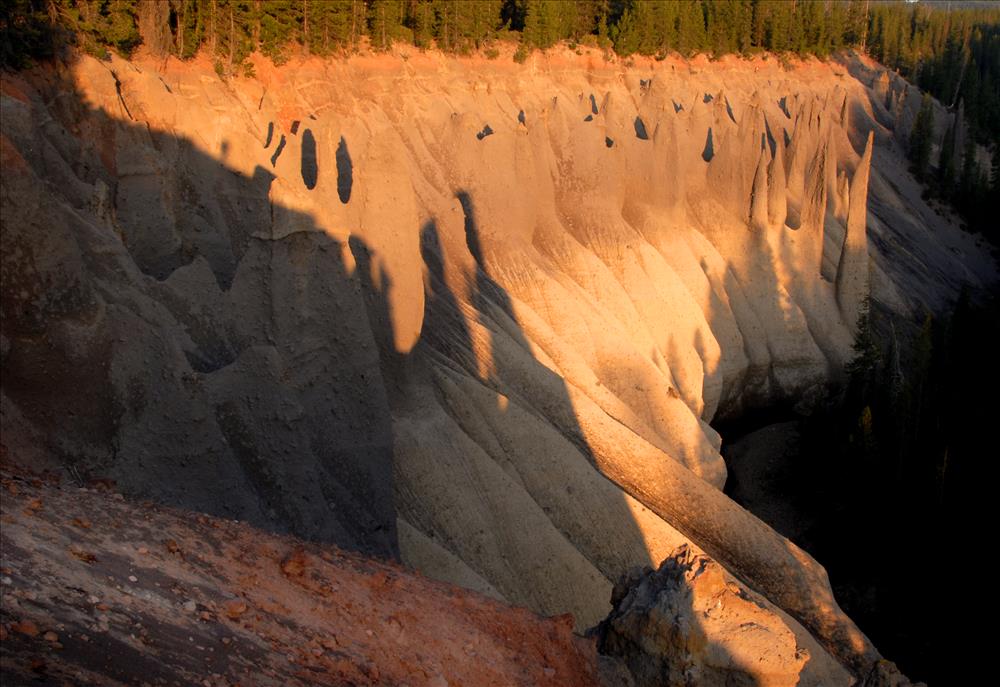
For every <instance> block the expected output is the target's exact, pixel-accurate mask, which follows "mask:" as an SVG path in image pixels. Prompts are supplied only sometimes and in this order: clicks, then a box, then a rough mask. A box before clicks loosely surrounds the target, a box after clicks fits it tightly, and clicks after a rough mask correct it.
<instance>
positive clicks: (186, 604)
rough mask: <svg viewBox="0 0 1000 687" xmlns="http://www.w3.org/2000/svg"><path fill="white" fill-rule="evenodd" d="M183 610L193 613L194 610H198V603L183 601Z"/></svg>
mask: <svg viewBox="0 0 1000 687" xmlns="http://www.w3.org/2000/svg"><path fill="white" fill-rule="evenodd" d="M184 610H185V611H187V612H188V613H194V612H195V611H196V610H198V604H196V603H195V602H194V601H185V602H184Z"/></svg>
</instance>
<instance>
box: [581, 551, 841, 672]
mask: <svg viewBox="0 0 1000 687" xmlns="http://www.w3.org/2000/svg"><path fill="white" fill-rule="evenodd" d="M612 603H613V604H614V608H613V609H612V611H611V614H610V615H609V616H608V618H607V620H605V621H604V622H603V623H601V626H600V627H599V628H597V632H596V634H597V637H598V646H599V649H600V651H601V652H602V653H604V654H608V655H610V656H614V657H617V658H619V659H621V660H622V661H623V662H624V663H625V665H626V666H627V667H628V668H629V670H630V671H631V673H632V674H633V676H634V677H635V681H636V684H638V685H644V686H648V687H693V686H695V685H698V686H699V687H715V686H719V687H723V686H725V687H729V686H731V685H748V686H749V685H757V686H758V687H785V686H788V687H791V686H793V685H800V686H807V685H824V686H828V687H833V686H834V685H850V684H852V683H853V679H852V678H851V675H850V674H849V673H848V672H847V671H846V670H844V668H842V667H841V666H840V665H839V664H838V663H837V662H836V661H835V660H833V659H832V658H831V657H830V656H829V654H827V653H826V652H825V651H824V650H823V649H822V648H820V647H819V646H818V645H817V644H816V642H815V640H814V639H813V638H812V637H811V636H810V634H809V633H808V632H806V631H805V630H804V629H803V628H802V627H801V626H800V625H799V624H798V623H796V622H795V621H794V620H792V619H791V618H789V617H788V616H787V615H785V614H784V613H782V612H781V611H780V610H779V609H777V608H775V607H774V605H772V604H771V603H770V602H768V601H767V600H766V599H765V598H763V597H762V596H760V595H759V594H757V593H756V592H753V591H752V590H750V589H748V588H747V587H746V586H745V585H743V584H741V583H740V582H739V581H738V580H736V579H735V578H734V577H733V576H732V575H729V574H728V573H727V572H726V571H725V570H723V568H722V567H721V566H720V565H719V564H718V563H716V562H715V561H713V560H711V559H710V558H709V557H708V556H705V555H704V554H703V553H701V552H698V551H697V550H696V549H693V548H691V547H688V546H682V547H681V548H679V549H677V550H676V551H674V552H673V553H672V554H671V555H670V556H668V557H667V558H666V559H665V560H664V561H663V562H662V563H661V564H660V567H659V568H658V569H657V570H655V571H652V570H649V569H647V570H645V571H642V570H639V569H634V570H633V571H631V572H630V573H629V575H627V576H625V577H623V578H622V579H621V580H620V581H619V582H618V584H617V585H616V586H615V590H614V595H613V597H612ZM737 637H738V638H739V639H738V641H737V640H736V638H737Z"/></svg>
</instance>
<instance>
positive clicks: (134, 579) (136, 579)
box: [128, 575, 139, 582]
mask: <svg viewBox="0 0 1000 687" xmlns="http://www.w3.org/2000/svg"><path fill="white" fill-rule="evenodd" d="M128 581H129V582H138V581H139V578H138V577H136V576H135V575H129V576H128Z"/></svg>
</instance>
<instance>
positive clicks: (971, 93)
mask: <svg viewBox="0 0 1000 687" xmlns="http://www.w3.org/2000/svg"><path fill="white" fill-rule="evenodd" d="M363 37H367V41H368V44H369V45H370V47H371V48H372V49H374V50H388V49H389V48H390V47H391V45H392V44H393V43H408V44H412V45H414V46H416V47H418V48H430V47H434V48H437V49H439V50H444V51H446V52H453V53H460V54H464V53H469V52H472V51H474V50H483V54H485V55H486V56H487V57H495V56H497V55H498V54H499V51H498V50H497V49H496V47H494V43H495V42H496V41H498V40H501V39H506V40H508V41H515V42H517V43H518V44H519V48H518V50H517V53H516V54H515V59H518V60H523V59H526V58H527V57H528V55H529V54H530V53H531V51H532V50H536V49H545V48H549V47H551V46H553V45H555V44H556V43H559V42H566V43H567V44H568V45H569V46H570V47H571V48H573V47H575V46H577V45H580V44H582V45H588V46H592V47H599V48H603V49H605V50H608V51H611V50H613V51H614V52H616V53H617V54H619V55H622V56H628V55H633V54H638V55H646V56H654V57H658V58H662V57H665V56H666V55H667V54H668V53H670V52H672V51H674V52H678V53H680V54H682V55H691V54H694V53H708V54H711V55H714V56H720V55H724V54H730V53H738V54H751V53H754V52H757V51H770V52H774V53H779V54H781V53H786V54H795V55H800V56H806V55H816V56H818V57H825V56H827V55H829V54H830V53H832V52H834V51H837V50H841V49H844V48H854V49H858V50H861V51H866V52H868V53H869V54H870V55H872V56H873V57H875V58H876V59H878V60H879V61H881V62H882V63H883V64H885V65H887V66H888V67H890V68H893V69H897V70H899V71H900V73H901V74H903V76H905V77H907V78H908V79H910V80H912V81H914V82H916V83H917V84H918V85H919V86H920V87H921V88H922V89H923V90H925V91H926V92H928V93H930V94H932V95H933V96H934V97H935V98H937V99H938V100H939V101H940V102H942V103H944V104H945V105H946V106H949V107H951V108H957V107H958V106H959V104H960V103H961V104H963V105H964V112H965V116H966V118H967V119H968V122H969V124H970V127H971V134H972V135H971V136H968V137H966V141H967V145H969V146H974V144H975V142H978V143H980V144H982V145H986V146H987V147H988V148H989V149H990V150H991V152H992V160H993V161H992V165H979V164H978V163H977V161H976V155H975V154H974V150H973V149H970V150H969V151H962V153H963V155H962V156H961V159H962V160H963V163H962V165H963V168H962V169H951V168H950V167H949V166H948V165H947V164H936V163H937V160H931V159H930V158H929V157H928V156H929V155H930V150H931V147H932V146H931V145H930V144H929V143H928V140H929V139H933V138H934V137H935V135H937V138H941V136H942V135H944V133H943V132H934V131H933V126H931V127H930V128H928V126H927V122H926V117H925V118H924V119H925V121H923V122H922V123H921V124H922V128H921V129H919V130H918V131H917V132H916V133H917V134H918V135H917V136H916V137H914V138H915V142H914V145H912V146H911V147H912V149H913V150H912V156H913V158H914V163H915V167H916V169H915V171H916V173H917V174H918V176H920V177H921V178H922V179H924V181H925V182H926V183H927V184H928V187H929V190H930V192H931V193H933V194H935V195H937V196H939V197H940V198H942V199H945V200H948V201H950V202H952V203H953V204H954V205H955V207H956V208H957V209H958V210H959V211H960V212H961V213H962V215H963V217H964V218H965V219H966V221H967V222H968V223H969V224H970V226H971V227H972V228H974V229H979V230H988V229H989V227H990V225H991V222H992V218H993V217H995V214H994V212H995V208H996V206H997V204H996V197H997V195H998V181H1000V180H998V176H1000V169H998V167H1000V159H998V158H1000V154H998V147H1000V146H998V145H997V144H996V142H997V141H1000V5H997V4H991V3H977V2H973V1H971V0H965V1H961V0H953V2H935V3H930V2H919V3H904V2H885V1H880V0H4V2H3V3H2V8H0V64H2V65H6V66H13V67H19V66H23V65H25V64H28V63H30V61H32V60H36V59H41V58H45V57H47V56H50V55H52V54H54V53H55V52H56V51H58V49H59V48H60V46H62V45H65V44H67V43H68V42H75V43H77V44H78V45H79V47H81V48H82V49H84V50H86V51H88V52H90V53H92V54H96V55H102V54H106V53H107V51H108V50H115V51H118V52H119V53H121V54H124V55H128V54H129V53H130V52H131V51H132V50H134V49H135V48H136V47H138V46H139V45H140V44H142V45H145V46H146V48H147V49H149V50H150V51H151V52H153V53H154V54H159V55H167V54H172V55H175V56H177V57H179V58H182V59H186V58H190V57H193V56H194V55H195V54H197V53H199V52H202V53H207V54H208V55H209V56H210V57H211V58H212V59H213V61H214V63H215V67H216V70H217V71H218V72H219V73H220V74H221V75H227V74H244V75H251V74H252V65H251V63H250V62H249V61H248V60H247V58H248V57H249V55H250V54H251V53H252V52H254V51H259V52H261V53H263V54H264V55H267V56H268V57H270V58H271V59H272V60H274V61H275V62H276V63H281V62H283V61H285V60H287V59H288V58H289V57H291V56H293V55H306V54H312V55H333V54H342V53H345V52H350V51H352V50H355V49H356V48H357V47H358V45H359V43H360V42H361V40H362V38H363ZM944 139H945V140H944V146H942V147H944V148H946V147H947V145H948V143H949V137H948V136H944ZM941 153H942V156H941V159H952V158H954V157H957V156H952V155H951V151H950V150H943V151H941ZM965 153H968V154H965ZM932 166H934V167H936V168H937V171H936V174H934V175H930V174H925V172H927V171H929V169H930V167H932ZM993 238H994V239H996V238H1000V237H993Z"/></svg>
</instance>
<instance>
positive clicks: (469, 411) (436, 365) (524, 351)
mask: <svg viewBox="0 0 1000 687" xmlns="http://www.w3.org/2000/svg"><path fill="white" fill-rule="evenodd" d="M455 200H456V201H457V203H458V205H459V206H460V208H461V210H462V213H463V218H462V225H461V227H459V226H457V223H453V225H452V226H453V229H452V230H451V231H452V233H450V234H447V233H445V231H446V229H445V227H443V226H442V225H441V224H439V222H437V221H436V220H434V219H431V220H429V221H428V222H426V223H425V224H424V226H423V228H422V230H421V254H422V257H423V260H424V264H425V266H426V272H425V283H426V286H425V290H426V299H425V315H424V325H423V330H422V333H421V338H420V340H419V342H418V344H417V346H416V347H415V348H414V351H413V353H412V354H411V364H415V365H417V366H419V367H420V368H422V369H423V370H424V371H425V372H426V371H430V372H431V379H432V380H433V381H432V382H431V383H432V384H433V385H434V386H435V387H436V389H437V402H438V404H439V405H440V407H441V408H442V409H443V411H444V412H445V413H446V414H447V415H449V416H450V417H451V418H452V419H453V420H454V422H455V425H456V431H458V432H461V433H464V434H466V435H468V436H469V437H471V438H472V439H473V440H474V441H475V442H476V443H477V444H478V445H479V448H480V449H482V451H483V452H484V454H485V456H487V457H488V458H489V459H490V460H491V461H492V462H494V463H495V464H496V466H497V468H499V469H501V470H503V471H504V473H506V475H507V476H509V478H510V479H511V480H512V482H511V486H510V487H509V488H510V489H512V490H513V491H516V492H518V493H517V494H510V495H509V497H510V498H511V503H523V504H525V505H524V506H523V507H524V508H526V510H525V511H524V512H523V513H521V514H520V515H519V516H518V518H519V519H521V520H523V521H524V522H525V523H529V522H530V523H534V525H532V527H531V529H534V530H535V531H519V532H516V533H511V532H506V533H505V532H503V531H497V532H494V533H491V535H490V540H491V541H489V542H487V543H486V544H485V545H484V546H487V547H489V546H496V550H497V551H499V552H501V553H502V555H503V556H504V557H509V558H510V559H511V560H510V561H509V562H508V563H505V564H502V563H501V561H498V560H495V561H489V560H486V559H485V558H483V557H479V556H477V554H476V553H475V552H470V553H469V555H468V556H465V558H466V559H467V560H466V562H468V563H470V565H472V567H473V568H474V569H476V571H477V572H479V573H480V574H481V575H483V577H487V578H489V577H490V576H491V575H492V576H493V577H494V578H496V576H497V571H498V570H501V569H504V568H507V567H513V568H514V569H516V570H521V572H514V573H513V574H511V575H508V576H506V577H505V576H504V575H503V574H501V575H500V578H499V580H498V581H495V583H496V584H497V586H498V588H499V590H500V591H501V592H502V593H503V594H504V595H505V596H506V597H507V598H508V599H510V600H511V601H514V602H515V603H526V604H528V605H532V606H534V607H535V608H542V609H549V610H548V612H555V609H556V608H557V607H558V606H559V605H560V604H563V605H564V610H569V609H568V608H566V607H565V604H567V603H569V601H568V599H569V597H571V596H574V595H575V596H576V599H575V600H574V601H573V602H572V603H573V608H574V610H575V612H576V614H577V616H578V617H577V622H578V624H583V626H586V625H589V624H593V623H595V622H596V621H597V620H599V619H600V618H601V617H603V615H604V613H606V610H607V608H608V607H607V606H606V604H607V603H608V601H609V597H610V583H612V582H614V581H615V580H616V579H617V578H618V576H619V575H621V574H622V573H624V572H625V571H626V570H627V569H628V568H629V567H630V566H631V565H634V564H635V563H637V562H640V561H642V560H643V559H644V556H643V555H642V554H641V553H640V552H642V553H645V552H646V543H645V541H644V539H643V534H642V532H641V531H640V530H639V529H638V527H637V526H636V525H635V523H634V515H633V513H632V512H631V511H630V510H629V508H628V506H627V504H626V503H625V502H624V500H623V499H622V498H621V496H620V492H619V491H618V489H617V487H615V486H614V485H613V484H611V483H610V482H608V481H607V480H606V478H605V477H603V476H602V475H601V474H600V473H599V472H598V471H597V470H595V469H594V457H593V454H592V451H591V448H590V445H589V442H588V441H587V438H586V436H585V433H584V431H583V429H582V428H581V427H580V425H579V423H578V421H577V418H576V414H575V411H574V408H573V402H572V400H571V395H570V393H569V391H568V389H567V387H566V381H565V380H564V379H563V378H562V377H561V376H560V375H559V374H558V373H557V372H556V371H554V370H552V369H551V368H550V367H547V366H546V365H545V364H544V363H542V362H541V361H540V360H538V358H537V357H536V356H535V354H534V353H533V344H531V343H529V336H528V334H527V333H526V332H525V331H524V328H523V326H522V324H521V322H520V320H519V317H518V315H517V313H516V308H515V304H514V301H513V299H512V298H511V296H510V294H509V293H508V292H507V290H506V289H505V288H504V287H502V286H501V285H500V284H499V283H498V282H497V281H496V280H495V279H494V278H493V277H492V276H491V274H490V270H491V268H492V266H494V265H497V264H499V263H498V259H497V258H496V256H492V255H489V254H486V253H487V251H488V250H489V249H487V248H485V247H484V246H483V244H482V242H481V239H480V227H479V224H478V221H477V217H476V210H475V202H474V200H473V196H472V194H471V193H469V192H468V191H465V190H459V191H458V192H457V193H456V195H455ZM459 232H461V233H460V234H459ZM526 433H527V434H526ZM477 453H478V451H477ZM468 461H469V465H470V466H474V465H477V464H478V462H477V461H478V459H477V460H473V459H472V457H471V456H470V458H469V459H468ZM467 469H470V470H473V471H475V470H479V471H480V472H481V470H482V469H481V468H473V467H469V468H467ZM477 474H478V473H477ZM456 478H458V481H456V485H462V487H461V488H470V489H471V488H477V487H475V480H472V482H470V485H469V487H465V485H464V482H463V481H462V480H463V479H464V478H463V477H459V476H458V475H456ZM505 479H506V477H505ZM482 491H483V493H484V494H486V493H488V492H489V491H490V488H488V487H484V488H483V490H482ZM522 493H523V495H524V496H526V497H527V498H528V499H530V501H523V500H518V499H521V498H522V497H521V496H520V495H519V494H522ZM480 498H481V499H482V500H481V502H480V503H478V504H477V505H476V510H477V512H482V513H485V514H486V515H485V516H484V517H487V518H496V520H495V522H496V523H498V525H499V526H500V527H501V528H506V527H509V526H510V524H509V518H510V514H508V515H504V514H503V510H504V507H503V506H501V505H498V504H496V503H494V502H492V501H491V498H490V497H488V496H487V497H485V498H484V497H480ZM596 512H600V514H601V515H600V518H601V520H603V525H601V527H599V528H597V530H596V532H599V531H603V530H607V531H614V532H615V535H614V541H601V540H600V537H599V536H598V535H597V534H596V533H595V532H588V522H592V523H593V525H594V526H595V527H596V525H597V521H594V520H593V517H594V515H595V514H596ZM448 528H449V524H448V523H447V522H446V521H444V520H440V519H439V520H435V521H434V522H432V523H425V529H429V530H431V531H427V532H425V534H427V535H428V536H431V537H432V538H434V539H435V540H438V541H445V542H448V541H449V539H451V542H450V543H451V544H452V545H453V546H456V547H457V548H458V549H460V550H463V549H465V548H467V547H466V543H463V542H455V541H454V535H453V534H451V535H449V531H448ZM602 528H603V530H602ZM493 540H495V541H493ZM581 554H582V555H581ZM516 559H520V560H516ZM531 560H536V561H538V563H535V564H528V563H527V562H528V561H531ZM645 560H648V557H646V558H645ZM539 565H540V567H538V566H539ZM491 568H492V569H491ZM567 570H576V571H577V573H575V574H578V575H580V576H581V577H580V579H579V580H578V581H577V584H579V585H581V586H582V588H583V589H587V590H590V591H591V592H592V594H593V595H596V596H597V598H583V597H584V596H586V595H581V594H579V590H571V589H570V588H568V587H564V586H563V584H564V583H560V582H558V580H559V579H560V578H561V577H562V576H564V575H565V574H566V571H567ZM522 575H523V576H526V577H523V578H522V577H520V576H522ZM602 578H603V579H604V580H605V581H604V582H601V581H600V580H601V579H602ZM524 585H528V586H531V585H540V588H539V589H537V590H531V589H524V588H519V587H523V586H524ZM598 608H600V609H603V610H601V611H600V612H598V611H596V610H595V609H598ZM581 614H582V615H581Z"/></svg>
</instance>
